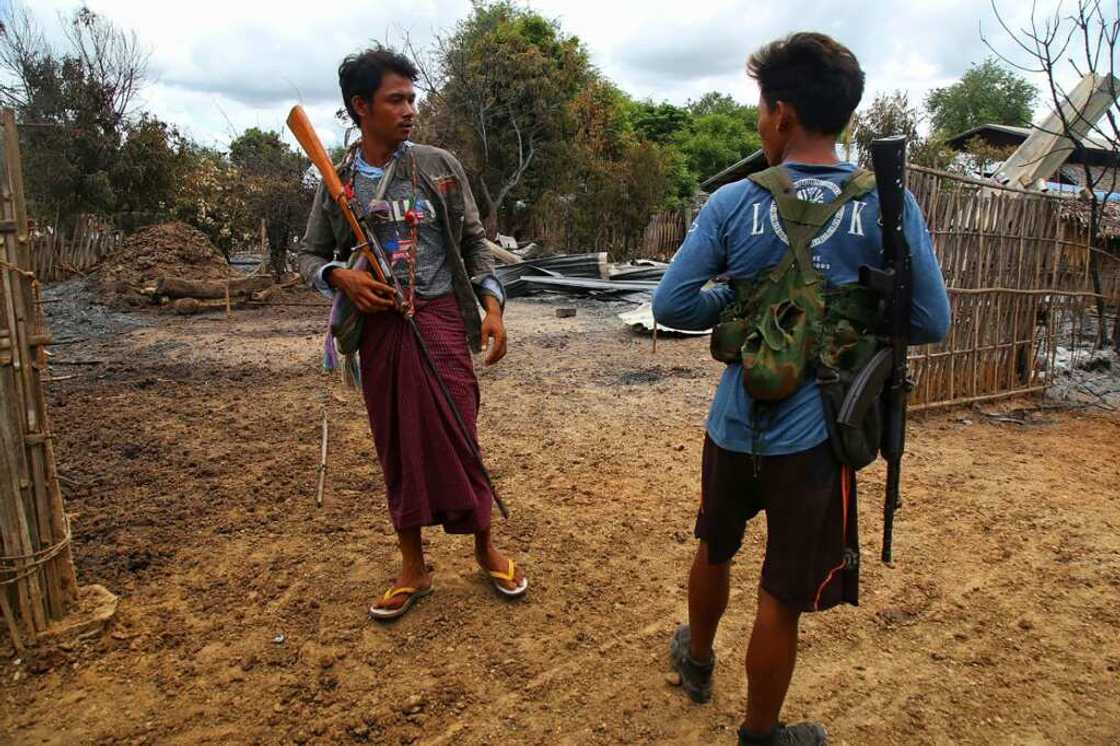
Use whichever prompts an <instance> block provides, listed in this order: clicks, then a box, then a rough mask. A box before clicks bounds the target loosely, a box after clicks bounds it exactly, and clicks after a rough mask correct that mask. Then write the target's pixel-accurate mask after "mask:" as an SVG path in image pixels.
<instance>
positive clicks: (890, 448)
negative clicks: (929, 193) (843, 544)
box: [859, 136, 913, 563]
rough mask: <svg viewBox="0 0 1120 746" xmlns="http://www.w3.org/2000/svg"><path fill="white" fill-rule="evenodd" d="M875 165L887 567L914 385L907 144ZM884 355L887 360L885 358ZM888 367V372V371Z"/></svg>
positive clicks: (868, 275)
mask: <svg viewBox="0 0 1120 746" xmlns="http://www.w3.org/2000/svg"><path fill="white" fill-rule="evenodd" d="M871 164H872V169H873V170H874V171H875V183H876V189H877V191H878V192H879V221H880V225H881V226H882V234H883V267H882V268H881V269H880V268H878V267H869V266H867V265H864V266H862V267H860V268H859V281H860V284H861V285H863V286H864V287H867V288H870V289H871V290H874V291H875V292H876V293H878V294H879V296H880V302H879V308H880V311H881V313H882V326H881V333H882V334H883V336H884V338H885V341H886V347H885V349H884V350H883V351H881V352H880V353H879V355H882V361H883V364H884V369H885V370H884V371H883V372H884V373H886V376H885V378H886V381H885V385H884V387H883V393H882V407H883V409H882V411H883V420H884V427H883V440H882V448H881V450H882V453H883V459H884V460H885V461H886V462H887V495H886V501H885V503H884V505H883V554H882V558H883V562H886V563H889V562H890V561H891V536H892V533H893V530H894V512H895V511H896V510H898V509H899V508H900V507H902V499H901V498H900V497H899V480H900V478H901V476H902V453H903V451H904V450H905V448H906V395H907V394H908V393H909V392H910V389H911V388H913V383H912V382H911V381H910V380H909V379H908V378H907V376H906V350H907V345H908V344H909V342H910V300H911V294H912V290H913V276H912V270H911V267H910V247H909V246H908V245H907V244H906V236H905V235H903V232H902V212H903V205H904V204H905V177H906V138H905V137H902V136H898V137H886V138H882V139H878V140H874V141H873V142H872V143H871ZM884 353H885V354H884ZM888 364H889V367H888Z"/></svg>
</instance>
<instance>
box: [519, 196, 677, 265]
mask: <svg viewBox="0 0 1120 746" xmlns="http://www.w3.org/2000/svg"><path fill="white" fill-rule="evenodd" d="M690 224H691V218H690V211H689V209H688V208H673V209H667V210H662V211H661V212H658V213H654V214H653V215H652V216H651V217H650V219H649V223H647V224H646V227H645V229H644V230H643V231H642V236H641V238H640V239H639V240H638V241H637V242H636V244H635V243H634V242H632V243H630V244H628V243H627V236H626V235H625V232H624V231H623V230H622V229H621V228H619V227H618V226H616V225H613V224H611V223H609V222H606V221H604V222H602V223H601V224H599V226H598V228H597V231H596V235H595V236H594V238H593V240H592V242H591V243H592V247H588V246H580V245H577V244H576V243H575V242H574V241H573V240H572V239H571V233H572V226H571V225H570V221H568V220H566V219H565V216H564V213H563V212H557V213H555V214H554V215H551V216H550V217H549V218H548V220H542V221H536V222H534V223H533V224H532V225H531V226H530V227H529V229H528V231H527V235H529V236H531V237H532V239H533V240H534V241H537V242H539V243H542V244H543V245H545V246H548V247H555V248H558V249H560V250H562V251H566V252H569V253H580V252H598V251H605V252H607V253H608V254H610V256H611V258H612V259H623V258H626V259H659V260H662V261H668V260H669V259H671V258H672V257H673V254H675V253H676V251H677V249H678V248H679V247H680V245H681V242H682V241H684V236H685V233H687V232H688V226H689V225H690Z"/></svg>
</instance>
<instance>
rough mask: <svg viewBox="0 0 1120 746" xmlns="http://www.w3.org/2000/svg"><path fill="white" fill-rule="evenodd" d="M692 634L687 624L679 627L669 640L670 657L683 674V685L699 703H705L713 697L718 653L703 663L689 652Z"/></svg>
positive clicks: (689, 694) (677, 669)
mask: <svg viewBox="0 0 1120 746" xmlns="http://www.w3.org/2000/svg"><path fill="white" fill-rule="evenodd" d="M691 641H692V634H691V632H690V631H689V629H688V625H687V624H682V625H681V626H679V627H677V631H676V632H675V633H673V639H672V640H671V641H670V642H669V658H670V659H671V660H672V662H673V668H674V669H675V670H676V672H677V673H678V674H680V676H681V687H682V688H683V689H684V690H685V691H686V692H687V693H688V696H689V697H691V698H692V701H693V702H696V703H697V704H704V703H705V702H707V701H708V700H710V699H711V698H712V670H713V669H715V667H716V654H715V653H712V659H711V660H710V661H708V662H707V663H701V662H700V661H697V660H696V659H695V658H693V657H692V654H691V653H689V645H690V643H691Z"/></svg>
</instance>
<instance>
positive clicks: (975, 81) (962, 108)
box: [925, 58, 1038, 137]
mask: <svg viewBox="0 0 1120 746" xmlns="http://www.w3.org/2000/svg"><path fill="white" fill-rule="evenodd" d="M1037 96H1038V91H1037V90H1036V89H1035V87H1034V86H1033V85H1032V84H1031V83H1030V82H1029V81H1028V80H1026V79H1025V78H1023V77H1021V76H1020V75H1018V74H1017V73H1015V72H1014V71H1013V70H1009V69H1008V68H1006V67H1004V66H1003V65H1001V64H1000V63H999V62H998V61H997V60H995V59H993V58H988V59H986V60H984V61H983V62H981V63H980V64H978V65H977V64H975V63H974V64H973V65H972V66H971V67H969V69H968V71H967V72H965V74H964V75H962V76H961V79H960V80H958V81H957V82H956V83H953V84H952V85H950V86H946V87H945V88H935V89H934V90H933V91H931V92H930V93H929V95H928V96H927V97H926V102H925V103H926V111H928V112H929V116H930V122H931V124H932V125H933V128H934V130H936V131H937V132H939V133H941V134H942V135H944V136H945V137H952V136H953V135H959V134H960V133H962V132H964V131H966V130H970V129H972V128H973V127H979V126H980V125H983V124H988V123H995V124H1009V125H1015V126H1026V125H1029V124H1030V123H1031V118H1032V115H1033V110H1034V103H1035V99H1036V98H1037Z"/></svg>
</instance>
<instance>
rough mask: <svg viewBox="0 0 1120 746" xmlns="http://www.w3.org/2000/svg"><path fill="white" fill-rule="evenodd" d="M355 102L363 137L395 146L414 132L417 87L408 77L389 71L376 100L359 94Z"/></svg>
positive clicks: (382, 80)
mask: <svg viewBox="0 0 1120 746" xmlns="http://www.w3.org/2000/svg"><path fill="white" fill-rule="evenodd" d="M352 104H353V106H354V110H355V111H357V112H358V119H359V120H360V121H361V123H362V125H361V129H362V136H363V137H368V138H372V139H374V140H378V141H380V142H384V143H386V144H387V145H390V146H394V147H395V146H397V145H399V144H400V143H402V142H404V141H405V140H407V139H408V137H409V135H411V134H412V127H413V125H414V124H415V123H416V89H415V88H413V86H412V81H411V80H409V79H408V78H405V77H403V76H401V75H397V74H396V73H385V75H383V76H382V78H381V87H379V88H378V89H377V90H376V91H375V92H374V94H373V98H372V100H370V101H367V100H365V99H363V98H362V97H361V96H355V97H354V99H353V101H352Z"/></svg>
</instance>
